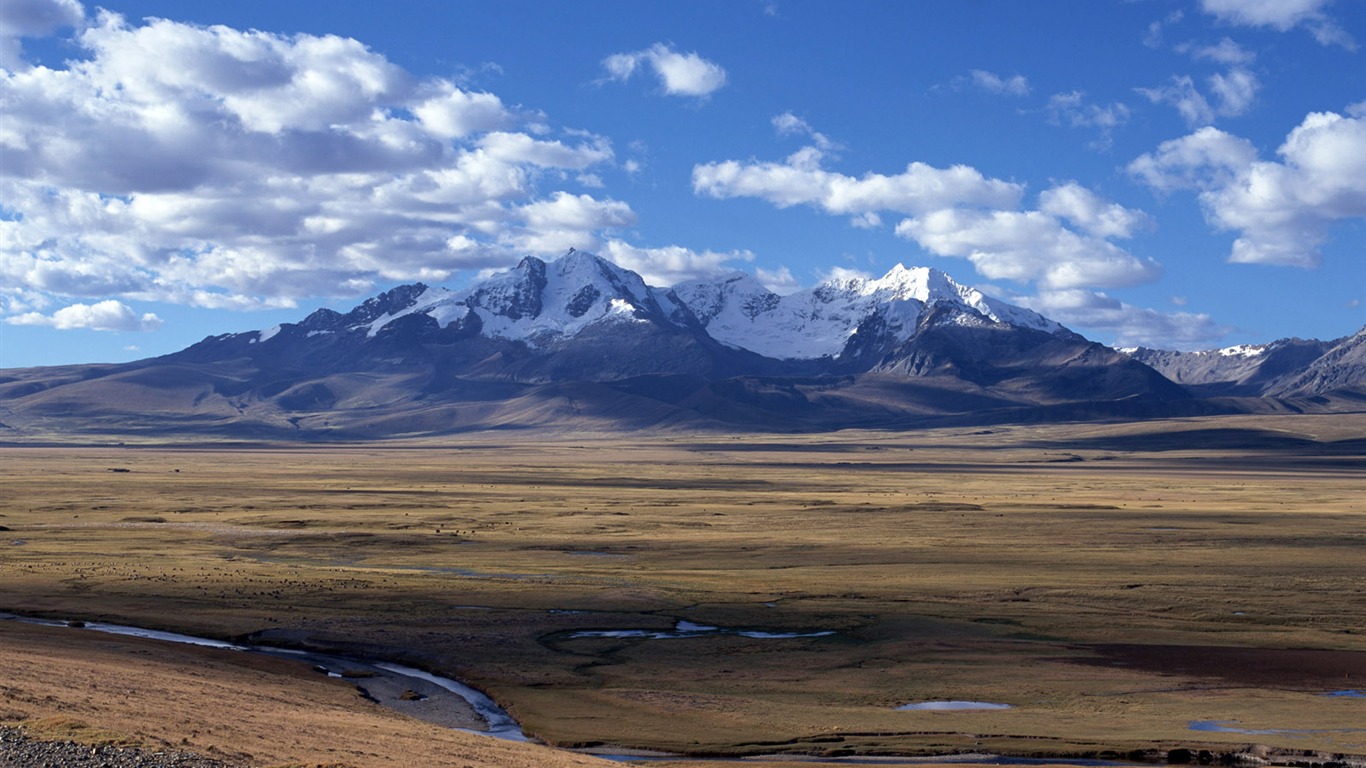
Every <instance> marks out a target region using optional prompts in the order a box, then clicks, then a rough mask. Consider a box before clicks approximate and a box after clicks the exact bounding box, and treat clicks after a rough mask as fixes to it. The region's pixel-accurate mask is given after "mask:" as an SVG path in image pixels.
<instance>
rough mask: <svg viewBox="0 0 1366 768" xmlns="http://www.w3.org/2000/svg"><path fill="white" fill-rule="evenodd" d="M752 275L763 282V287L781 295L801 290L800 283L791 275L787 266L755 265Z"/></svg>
mask: <svg viewBox="0 0 1366 768" xmlns="http://www.w3.org/2000/svg"><path fill="white" fill-rule="evenodd" d="M754 276H755V277H756V278H757V279H758V280H759V282H760V283H763V285H764V287H765V288H767V289H769V290H770V291H773V292H774V293H776V294H779V295H781V296H786V295H787V294H789V293H795V292H797V291H799V290H801V284H799V283H798V282H797V278H796V277H793V275H792V270H790V269H788V268H787V267H778V268H777V269H764V268H763V267H755V268H754Z"/></svg>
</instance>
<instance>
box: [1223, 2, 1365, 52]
mask: <svg viewBox="0 0 1366 768" xmlns="http://www.w3.org/2000/svg"><path fill="white" fill-rule="evenodd" d="M1331 4H1332V0H1200V9H1201V10H1203V11H1204V12H1205V13H1208V14H1210V15H1212V16H1215V17H1217V18H1218V19H1220V20H1222V21H1225V22H1228V23H1230V24H1236V25H1239V26H1248V27H1270V28H1272V29H1275V30H1279V31H1281V32H1285V31H1287V30H1290V29H1293V28H1295V27H1304V28H1305V29H1308V30H1309V32H1310V33H1311V34H1313V35H1314V39H1315V40H1318V42H1319V43H1320V44H1321V45H1340V46H1342V47H1344V48H1347V49H1349V50H1355V49H1356V41H1355V40H1353V39H1352V36H1351V35H1349V34H1347V32H1346V30H1344V29H1342V27H1340V26H1339V25H1338V24H1337V22H1335V21H1334V20H1333V19H1332V18H1331V17H1329V16H1328V14H1326V13H1324V9H1325V8H1327V7H1328V6H1329V5H1331Z"/></svg>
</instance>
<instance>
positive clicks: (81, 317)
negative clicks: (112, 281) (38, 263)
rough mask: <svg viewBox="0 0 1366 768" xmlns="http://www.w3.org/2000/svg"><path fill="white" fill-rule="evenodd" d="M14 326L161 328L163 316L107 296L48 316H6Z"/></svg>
mask: <svg viewBox="0 0 1366 768" xmlns="http://www.w3.org/2000/svg"><path fill="white" fill-rule="evenodd" d="M5 322H7V323H9V324H11V325H43V326H48V327H50V328H57V329H59V330H64V331H67V330H74V329H81V328H83V329H87V330H92V331H154V330H156V329H157V328H160V327H161V318H159V317H157V316H156V315H154V314H152V313H151V312H148V313H145V314H143V315H141V316H139V315H138V314H137V313H136V312H134V311H133V309H132V308H131V307H129V306H128V305H127V304H124V303H123V302H120V301H115V300H113V299H106V300H105V301H100V302H96V303H95V304H72V305H71V306H68V307H62V308H61V309H59V310H57V311H56V312H53V313H52V314H51V315H44V314H42V313H41V312H27V313H25V314H22V315H15V316H13V317H7V318H5Z"/></svg>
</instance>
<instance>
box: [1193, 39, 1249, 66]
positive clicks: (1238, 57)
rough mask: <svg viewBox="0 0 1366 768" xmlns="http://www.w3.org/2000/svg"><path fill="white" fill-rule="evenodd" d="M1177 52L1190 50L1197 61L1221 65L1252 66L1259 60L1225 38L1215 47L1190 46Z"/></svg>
mask: <svg viewBox="0 0 1366 768" xmlns="http://www.w3.org/2000/svg"><path fill="white" fill-rule="evenodd" d="M1177 50H1188V51H1189V53H1190V55H1191V56H1193V57H1194V58H1196V59H1209V60H1210V61H1216V62H1218V63H1220V64H1228V65H1234V64H1251V63H1252V61H1253V60H1254V59H1256V58H1257V56H1256V55H1255V54H1253V53H1252V52H1251V51H1249V50H1247V49H1245V48H1243V47H1242V46H1241V45H1238V44H1237V43H1235V42H1233V41H1232V40H1230V39H1229V38H1227V37H1225V38H1224V39H1222V40H1220V41H1219V42H1218V43H1216V44H1214V45H1204V46H1190V47H1188V48H1181V47H1178V48H1177Z"/></svg>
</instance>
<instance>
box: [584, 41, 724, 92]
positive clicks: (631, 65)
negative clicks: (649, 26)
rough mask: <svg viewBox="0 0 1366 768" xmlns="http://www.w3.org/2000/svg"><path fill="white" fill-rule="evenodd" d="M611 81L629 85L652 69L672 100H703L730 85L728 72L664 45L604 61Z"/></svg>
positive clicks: (623, 54) (704, 60) (659, 44)
mask: <svg viewBox="0 0 1366 768" xmlns="http://www.w3.org/2000/svg"><path fill="white" fill-rule="evenodd" d="M602 66H603V68H604V69H606V70H607V75H608V79H610V80H618V81H622V82H625V81H627V80H630V79H631V77H632V75H634V74H635V73H636V72H637V71H638V70H639V69H640V68H641V67H644V66H648V67H650V68H651V69H652V70H654V73H655V76H656V77H657V78H659V84H660V86H661V87H663V89H664V92H665V93H666V94H668V95H670V96H693V97H698V98H703V97H706V96H710V95H711V94H712V93H715V92H716V91H717V90H719V89H720V88H721V87H722V86H724V85H725V84H726V70H725V69H723V68H722V67H721V65H719V64H716V63H714V62H711V61H707V60H706V59H704V58H702V57H701V56H698V55H697V54H696V53H679V52H677V51H675V50H673V48H671V47H669V46H667V45H664V44H663V43H655V44H654V45H652V46H650V47H649V48H646V49H645V50H642V51H632V52H630V53H614V54H612V55H611V56H608V57H607V58H605V59H603V60H602Z"/></svg>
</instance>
